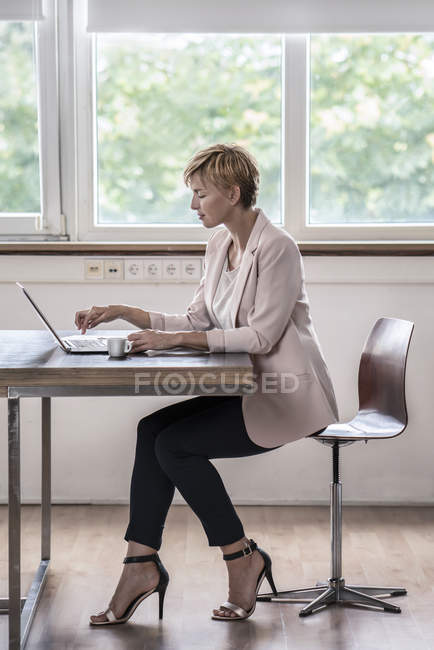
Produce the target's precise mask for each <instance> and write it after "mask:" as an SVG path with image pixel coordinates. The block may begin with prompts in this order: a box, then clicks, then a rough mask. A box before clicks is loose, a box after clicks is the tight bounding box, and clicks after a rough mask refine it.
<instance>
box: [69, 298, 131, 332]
mask: <svg viewBox="0 0 434 650" xmlns="http://www.w3.org/2000/svg"><path fill="white" fill-rule="evenodd" d="M122 315H123V305H107V306H106V307H95V306H93V307H91V308H90V309H82V310H81V311H77V312H76V314H75V325H76V327H77V329H81V333H82V334H85V333H86V330H87V329H91V328H92V327H95V326H96V325H99V324H100V323H110V321H112V320H116V318H121V317H122Z"/></svg>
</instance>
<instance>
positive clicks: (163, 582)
mask: <svg viewBox="0 0 434 650" xmlns="http://www.w3.org/2000/svg"><path fill="white" fill-rule="evenodd" d="M131 562H155V564H156V565H157V568H158V571H159V573H160V580H159V583H158V585H157V586H156V587H154V588H153V589H150V590H149V591H146V592H144V593H143V594H139V595H138V596H136V597H135V598H134V600H132V601H131V602H130V604H129V605H128V607H127V608H126V610H125V611H124V613H123V615H122V616H120V617H119V618H116V616H115V615H114V613H113V612H112V610H111V609H110V608H108V609H106V610H105V612H101V614H105V616H106V617H107V619H108V620H107V621H89V625H117V624H118V623H126V622H127V621H128V619H129V618H131V616H132V615H133V614H134V612H135V611H136V609H137V607H138V606H139V605H140V603H141V602H143V601H144V600H145V599H146V598H148V596H150V595H151V594H153V593H154V592H158V618H159V619H160V620H161V619H162V618H163V603H164V596H165V594H166V589H167V585H168V584H169V574H168V573H167V571H166V569H165V568H164V566H163V563H162V562H161V560H160V558H159V556H158V553H152V554H151V555H136V556H132V557H126V558H124V564H130V563H131ZM97 616H100V614H97Z"/></svg>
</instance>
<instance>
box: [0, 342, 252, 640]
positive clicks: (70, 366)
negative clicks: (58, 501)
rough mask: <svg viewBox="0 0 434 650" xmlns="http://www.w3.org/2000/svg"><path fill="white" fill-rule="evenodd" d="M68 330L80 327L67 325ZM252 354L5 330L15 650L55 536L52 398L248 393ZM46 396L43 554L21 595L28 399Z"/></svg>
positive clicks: (9, 601) (5, 605)
mask: <svg viewBox="0 0 434 650" xmlns="http://www.w3.org/2000/svg"><path fill="white" fill-rule="evenodd" d="M130 332H131V330H105V331H104V330H93V331H92V332H91V333H90V332H89V334H92V335H93V336H127V335H128V334H129V333H130ZM59 334H60V336H62V337H63V336H68V335H71V334H77V331H75V332H72V331H62V332H59ZM252 381H253V366H252V362H251V359H250V356H249V355H248V354H245V353H242V354H238V353H237V354H235V353H231V354H215V353H207V352H200V351H189V350H187V349H184V350H181V349H176V350H173V351H168V350H166V351H160V352H157V351H155V352H150V353H149V355H148V354H143V353H139V354H134V355H131V354H130V355H128V356H127V357H125V358H123V359H111V358H110V357H108V355H107V354H68V353H66V352H64V351H63V350H62V349H61V348H60V346H59V345H58V344H57V343H56V342H55V340H54V338H53V337H52V335H51V334H50V333H49V332H45V331H41V330H0V397H5V398H7V400H8V490H9V496H8V531H9V532H8V535H9V550H8V553H9V597H8V598H0V613H3V614H6V613H7V614H8V616H9V650H19V649H21V648H24V646H25V643H26V640H27V637H28V634H29V630H30V626H31V623H32V620H33V617H34V615H35V611H36V608H37V605H38V602H39V599H40V597H41V594H42V590H43V587H44V584H45V580H46V577H47V570H48V567H49V562H50V541H51V398H52V397H84V396H86V397H88V396H134V395H135V396H143V395H205V394H206V395H212V394H215V395H222V394H228V393H229V394H231V395H242V394H243V393H247V392H249V388H250V390H251V388H252ZM24 397H40V398H41V402H42V418H41V419H42V421H41V429H42V441H41V442H42V468H41V469H42V494H41V561H40V564H39V566H38V567H37V570H36V573H35V576H34V579H33V582H32V584H31V586H30V589H29V591H28V594H27V596H26V597H21V589H20V580H21V567H20V561H21V479H20V399H21V398H24Z"/></svg>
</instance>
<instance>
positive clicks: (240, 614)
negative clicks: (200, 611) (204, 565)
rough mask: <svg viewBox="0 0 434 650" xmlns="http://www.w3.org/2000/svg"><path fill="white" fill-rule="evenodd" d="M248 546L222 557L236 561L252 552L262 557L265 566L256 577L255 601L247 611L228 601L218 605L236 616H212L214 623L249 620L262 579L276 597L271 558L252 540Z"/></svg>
mask: <svg viewBox="0 0 434 650" xmlns="http://www.w3.org/2000/svg"><path fill="white" fill-rule="evenodd" d="M249 542H250V543H249V544H247V543H246V547H245V548H243V549H242V550H241V551H237V552H236V553H229V554H228V555H223V559H224V560H236V559H237V558H238V557H245V556H248V555H251V554H252V553H253V551H255V550H258V551H259V553H260V554H261V555H262V557H263V558H264V562H265V566H264V568H263V569H262V571H261V573H260V574H259V576H258V580H257V583H256V593H255V601H254V603H253V606H252V607H251V608H250V609H249V611H246V610H245V609H243V608H242V607H238V605H234V604H233V603H230V602H229V601H227V602H225V603H223V605H220V609H222V608H223V607H225V608H226V609H230V610H232V611H233V612H235V614H236V615H237V616H225V615H223V616H218V615H216V614H214V615H213V616H212V617H211V618H213V619H214V620H216V621H243V620H244V619H246V618H249V616H251V615H252V614H253V612H254V611H255V608H256V596H257V595H258V591H259V589H260V588H261V584H262V581H263V580H264V578H267V580H268V583H269V585H270V587H271V590H272V592H273V594H274V595H275V596H277V590H276V587H275V585H274V580H273V576H272V573H271V557H270V556H269V555H268V553H266V552H265V551H263V550H262V549H261V548H259V547H258V546H257V544H256V542H254V541H253V539H251V540H249Z"/></svg>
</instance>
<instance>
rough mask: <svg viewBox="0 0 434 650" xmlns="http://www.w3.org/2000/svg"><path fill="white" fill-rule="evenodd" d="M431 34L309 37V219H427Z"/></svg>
mask: <svg viewBox="0 0 434 650" xmlns="http://www.w3.org/2000/svg"><path fill="white" fill-rule="evenodd" d="M433 105H434V35H433V34H423V35H410V34H401V35H396V34H394V35H370V34H367V35H363V36H362V35H356V36H354V35H346V36H341V35H339V36H334V35H333V36H329V35H315V36H313V35H312V36H311V116H310V222H311V223H357V222H359V223H360V222H361V223H369V222H371V223H385V222H393V223H402V222H409V223H412V222H413V223H416V222H434V112H433Z"/></svg>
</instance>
